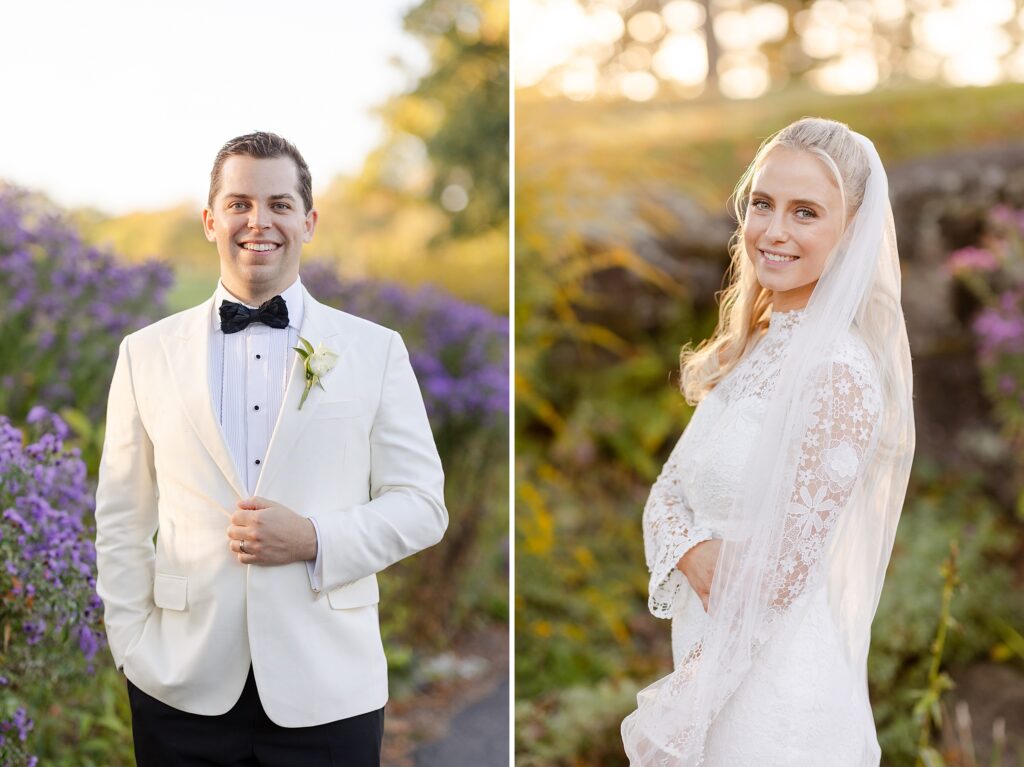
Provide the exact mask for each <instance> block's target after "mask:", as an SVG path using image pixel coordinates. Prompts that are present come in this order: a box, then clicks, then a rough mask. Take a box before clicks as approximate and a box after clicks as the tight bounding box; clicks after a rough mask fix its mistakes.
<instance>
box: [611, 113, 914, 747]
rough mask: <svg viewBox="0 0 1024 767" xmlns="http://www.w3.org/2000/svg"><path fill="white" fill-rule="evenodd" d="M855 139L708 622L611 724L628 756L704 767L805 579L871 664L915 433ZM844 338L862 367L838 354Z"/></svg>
mask: <svg viewBox="0 0 1024 767" xmlns="http://www.w3.org/2000/svg"><path fill="white" fill-rule="evenodd" d="M842 127H843V130H848V128H845V126H842ZM777 135H778V134H777ZM852 136H853V139H854V140H855V142H856V144H857V146H859V147H860V149H861V150H863V152H864V154H865V155H866V159H867V164H868V168H869V175H868V178H867V182H866V186H865V190H864V196H863V200H862V202H861V205H860V207H859V208H858V209H857V211H856V212H855V213H854V215H853V218H852V220H851V221H850V223H849V224H848V226H847V227H846V228H845V230H844V232H843V235H842V237H841V238H840V241H839V243H838V244H837V245H836V247H835V248H834V250H833V251H832V253H831V254H830V256H829V259H828V261H827V263H826V266H825V269H824V271H823V273H822V276H821V279H820V280H819V281H818V283H817V285H816V286H815V288H814V292H813V294H812V296H811V299H810V301H809V303H808V305H807V307H806V309H805V314H804V317H803V320H802V322H801V323H800V324H799V326H798V327H797V328H796V331H795V333H794V336H793V338H792V341H791V342H790V344H789V347H788V351H787V352H786V356H785V359H784V361H783V364H782V369H781V372H780V375H779V378H778V380H777V382H776V384H775V387H774V392H773V394H772V395H771V397H770V399H769V401H768V403H767V409H766V412H765V415H764V419H763V422H762V424H763V425H762V429H761V432H760V434H759V436H758V438H757V442H756V444H755V445H754V447H753V450H752V451H751V453H750V456H751V457H750V459H749V460H748V462H747V466H746V469H745V471H744V472H743V473H742V474H741V476H742V477H744V479H745V485H744V487H743V488H742V492H740V493H739V494H738V499H737V501H736V502H735V503H734V504H733V508H732V509H731V511H730V513H729V521H728V525H727V530H728V534H727V537H726V539H725V540H723V542H722V547H721V552H720V555H719V559H718V564H717V567H716V570H715V575H714V579H713V583H712V588H711V597H710V605H709V610H708V618H709V620H708V627H707V629H706V631H705V632H704V634H703V636H702V638H701V640H700V641H699V642H698V643H697V644H696V645H695V646H694V648H693V649H692V650H691V651H690V652H689V654H688V655H687V656H686V657H684V658H683V659H682V660H681V661H680V663H679V665H678V666H677V667H676V668H675V670H674V671H673V672H672V673H671V674H669V675H668V676H666V677H664V678H662V679H660V680H659V681H657V682H655V683H654V684H652V685H651V686H649V687H647V688H646V689H644V690H642V691H641V692H640V694H639V695H638V696H637V710H636V711H634V712H633V713H632V714H630V715H629V716H628V717H627V718H626V720H625V721H624V722H623V723H622V737H623V742H624V744H625V748H626V753H627V754H628V756H629V759H630V764H631V765H633V767H639V766H640V765H643V766H644V767H647V766H654V765H657V766H658V767H699V766H700V765H703V764H704V763H705V762H704V745H705V741H706V738H707V735H708V731H709V728H710V727H711V725H712V723H713V720H714V718H715V716H716V715H717V713H718V712H719V711H720V710H721V709H722V707H723V706H724V705H725V704H726V703H727V702H728V700H729V698H730V696H731V695H732V694H733V692H735V690H736V689H737V687H738V686H739V685H740V684H741V683H742V681H743V679H744V677H745V675H746V674H747V672H748V670H749V669H750V667H751V664H752V663H753V662H754V660H755V658H756V656H757V653H758V652H759V651H760V648H761V647H762V646H763V645H764V643H765V642H766V641H768V640H769V639H770V638H771V637H772V636H773V635H774V634H775V633H776V632H777V631H778V629H779V627H780V626H781V625H782V624H783V621H784V620H788V619H792V618H794V617H796V616H799V614H800V611H801V610H803V609H805V606H806V602H807V600H805V599H802V597H803V596H804V595H806V594H809V593H810V592H811V591H812V590H817V589H820V588H825V589H827V600H828V604H829V606H830V610H831V614H832V617H833V620H834V623H835V626H836V629H837V631H838V633H839V635H840V637H841V639H842V643H843V647H844V649H845V651H846V653H847V657H848V660H849V662H850V663H851V667H852V668H858V667H860V668H863V667H864V665H865V664H866V660H867V652H868V644H869V641H870V631H871V620H872V618H873V617H874V613H875V609H876V607H877V605H878V599H879V595H880V592H881V588H882V580H883V578H884V576H885V570H886V566H887V564H888V561H889V555H890V552H891V551H892V545H893V539H894V536H895V532H896V523H897V521H898V520H899V515H900V510H901V508H902V506H903V500H904V496H905V493H906V487H907V481H908V477H909V474H910V464H911V460H912V457H913V451H914V439H915V437H914V419H913V407H912V399H911V397H912V375H911V365H910V348H909V345H908V343H907V332H906V325H905V323H904V319H903V312H902V308H901V306H900V266H899V259H898V253H897V248H896V234H895V230H894V225H893V217H892V208H891V206H890V204H889V188H888V180H887V178H886V174H885V169H884V168H883V167H882V163H881V161H880V159H879V157H878V152H877V151H876V150H875V147H874V144H872V143H871V141H869V140H868V139H867V138H865V137H864V136H862V135H860V134H858V133H852ZM773 140H775V137H773V139H769V142H771V141H773ZM769 142H766V145H767V144H768V143H769ZM834 172H836V169H835V168H833V173H834ZM837 182H839V183H840V188H842V187H843V185H842V183H841V180H839V179H837ZM851 336H852V337H854V338H856V339H859V341H858V343H859V342H863V343H862V344H861V345H860V347H859V348H861V349H863V348H864V347H866V350H867V353H868V354H869V356H870V363H869V364H868V365H867V366H859V367H858V366H856V365H850V364H849V363H848V361H845V360H844V359H843V357H842V356H841V355H837V353H836V350H837V349H841V348H844V341H847V340H848V339H849V338H850V337H851ZM848 346H849V344H848V343H846V347H848ZM866 368H868V369H870V368H873V370H870V375H868V376H865V375H864V374H863V371H864V370H865V369H866ZM808 662H810V663H813V662H814V659H813V658H808Z"/></svg>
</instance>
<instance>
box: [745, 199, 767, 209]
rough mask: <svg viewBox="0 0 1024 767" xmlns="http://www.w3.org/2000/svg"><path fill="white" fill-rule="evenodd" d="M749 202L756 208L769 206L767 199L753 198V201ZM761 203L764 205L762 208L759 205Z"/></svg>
mask: <svg viewBox="0 0 1024 767" xmlns="http://www.w3.org/2000/svg"><path fill="white" fill-rule="evenodd" d="M750 204H751V205H752V206H753V207H754V208H756V209H757V210H765V209H766V208H768V207H769V206H768V201H767V200H754V201H753V202H752V203H750ZM762 205H764V206H765V207H764V208H762V207H761V206H762Z"/></svg>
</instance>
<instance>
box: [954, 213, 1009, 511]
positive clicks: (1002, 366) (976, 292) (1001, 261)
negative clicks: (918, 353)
mask: <svg viewBox="0 0 1024 767" xmlns="http://www.w3.org/2000/svg"><path fill="white" fill-rule="evenodd" d="M947 268H948V269H949V271H950V273H951V274H952V275H953V276H954V277H955V278H956V279H957V280H958V281H959V282H960V283H961V284H963V285H964V286H965V287H966V288H967V289H968V290H969V291H970V293H971V294H972V295H973V296H974V297H975V298H976V299H977V301H978V303H979V305H980V309H979V311H978V312H977V314H976V315H975V316H974V319H973V321H972V323H971V330H972V332H973V334H974V337H975V341H976V345H977V354H978V367H979V370H980V371H981V375H982V381H983V385H984V387H985V393H986V395H987V396H988V398H989V400H990V401H991V402H992V405H993V412H994V415H995V417H996V418H997V419H998V421H999V422H1000V424H1001V426H1002V427H1003V430H1004V432H1005V434H1006V436H1007V439H1008V440H1009V443H1010V446H1011V449H1012V450H1013V452H1014V455H1015V456H1016V458H1017V463H1018V466H1019V468H1020V471H1021V472H1022V475H1024V210H1016V209H1013V208H1011V207H1008V206H1006V205H999V206H996V207H994V208H993V209H992V210H991V211H989V220H988V227H987V231H986V234H985V236H984V237H983V238H982V242H981V243H980V244H979V245H978V246H972V247H967V248H961V249H960V250H957V251H954V252H953V253H952V254H951V255H950V256H949V259H948V261H947ZM1021 507H1022V509H1024V494H1022V495H1021Z"/></svg>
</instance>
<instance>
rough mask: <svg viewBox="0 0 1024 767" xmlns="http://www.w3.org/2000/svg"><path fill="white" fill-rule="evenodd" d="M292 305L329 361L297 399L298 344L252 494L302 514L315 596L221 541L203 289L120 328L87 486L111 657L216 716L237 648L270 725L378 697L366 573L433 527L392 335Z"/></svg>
mask: <svg viewBox="0 0 1024 767" xmlns="http://www.w3.org/2000/svg"><path fill="white" fill-rule="evenodd" d="M303 302H304V303H303V306H304V316H303V320H302V327H301V329H300V331H299V332H300V335H301V336H302V337H303V338H305V339H307V340H308V341H310V342H311V343H312V344H313V346H314V347H315V346H318V345H319V344H320V343H321V342H323V343H324V344H325V345H326V346H327V347H328V348H330V349H332V350H333V351H334V352H336V353H337V354H338V356H339V359H338V363H337V366H336V367H335V368H334V370H332V371H331V372H330V373H329V374H328V375H327V376H325V377H324V379H323V384H324V387H325V389H326V391H324V390H321V389H320V388H319V387H316V386H314V387H313V389H312V390H311V391H310V393H309V397H308V399H307V400H306V403H305V405H304V406H303V407H302V409H301V410H299V407H298V403H299V398H300V396H301V395H302V391H303V388H304V384H305V381H304V367H303V364H302V361H301V359H298V355H296V361H295V362H294V363H293V366H292V370H291V378H290V379H289V383H288V387H287V390H286V392H285V399H284V404H283V406H282V408H281V412H280V414H279V416H278V419H277V423H276V426H275V428H274V431H273V434H272V436H271V439H270V445H269V447H268V449H267V453H266V456H265V460H264V464H263V469H262V472H261V475H260V478H259V482H258V483H257V485H256V492H255V495H258V496H261V497H263V498H267V499H269V500H272V501H276V502H278V503H281V504H283V505H284V506H287V507H288V508H290V509H292V510H293V511H295V512H297V513H299V514H302V515H304V516H316V518H317V523H318V525H319V529H320V546H321V557H322V567H323V573H322V575H323V580H322V586H323V588H322V589H321V590H320V591H319V592H315V591H313V590H312V588H311V587H310V581H309V578H308V575H307V572H306V566H305V563H303V562H293V563H292V564H289V565H284V566H279V567H262V566H259V565H242V564H239V562H238V560H237V558H236V557H235V555H234V554H232V553H231V552H230V551H229V549H228V542H227V527H228V524H229V521H228V518H229V516H230V515H231V514H232V513H233V511H234V509H235V504H236V502H237V501H239V500H241V499H243V498H245V497H247V495H248V494H247V493H246V492H245V488H244V484H243V482H242V480H241V479H240V477H239V476H238V472H237V470H236V468H235V464H234V461H233V460H232V458H231V454H230V452H229V451H228V448H227V445H226V443H225V440H224V436H223V432H222V430H221V427H220V425H219V424H218V422H217V419H216V417H215V415H214V412H213V407H212V405H211V402H210V390H209V383H208V366H209V343H210V335H211V334H210V314H211V312H212V311H213V299H212V298H211V299H209V300H208V301H206V302H205V303H203V304H201V305H200V306H197V307H194V308H192V309H188V310H186V311H183V312H180V313H178V314H175V315H173V316H171V317H167V318H166V319H163V320H161V321H159V322H157V323H155V324H153V325H150V326H149V327H146V328H143V329H142V330H140V331H138V332H136V333H133V334H131V335H129V336H128V337H127V338H125V339H124V340H123V341H122V342H121V347H120V351H119V354H118V359H117V366H116V368H115V370H114V378H113V381H112V382H111V385H110V399H109V403H108V406H107V427H106V436H105V439H104V444H103V457H102V460H101V462H100V470H99V485H98V488H97V491H96V555H97V569H98V572H99V577H98V580H97V591H98V593H99V595H100V597H101V598H102V599H103V603H104V607H105V613H104V616H105V623H106V630H107V637H108V639H109V643H110V650H111V652H112V654H113V656H114V661H115V663H116V664H117V666H118V667H119V668H123V670H124V673H125V674H126V675H127V677H128V678H129V679H130V680H131V681H132V683H133V684H135V685H136V686H137V687H139V688H140V689H141V690H143V691H145V692H146V693H148V694H149V695H151V696H153V697H154V698H157V699H158V700H161V701H163V702H164V703H167V704H168V705H170V706H174V707H175V708H178V709H181V710H183V711H188V712H192V713H196V714H206V715H216V714H223V713H225V712H226V711H228V710H229V709H230V708H231V707H232V706H233V705H234V703H235V702H236V701H237V700H238V698H239V696H240V695H241V692H242V687H243V685H244V684H245V678H246V675H247V673H248V670H249V665H250V662H251V664H252V668H253V672H254V674H255V677H256V685H257V688H258V690H259V696H260V701H261V702H262V704H263V707H264V709H265V710H266V712H267V715H268V716H269V717H270V718H271V720H273V721H274V722H276V723H277V724H280V725H282V726H285V727H306V726H311V725H316V724H322V723H325V722H330V721H334V720H337V719H342V718H345V717H350V716H355V715H357V714H362V713H365V712H367V711H372V710H375V709H378V708H380V707H381V706H383V705H384V704H385V702H386V701H387V665H386V661H385V658H384V651H383V648H382V646H381V639H380V630H379V626H378V619H377V601H378V591H377V578H376V575H375V574H376V573H377V572H379V571H381V570H383V569H384V568H385V567H387V566H388V565H390V564H392V563H394V562H397V561H398V560H400V559H402V558H404V557H407V556H409V555H410V554H413V553H414V552H417V551H419V550H421V549H423V548H426V547H427V546H431V545H433V544H435V543H437V542H438V541H439V540H440V539H441V536H442V535H443V534H444V531H445V528H446V527H447V524H448V513H447V511H446V509H445V505H444V497H443V484H444V477H443V474H442V471H441V462H440V459H439V458H438V454H437V449H436V447H435V445H434V440H433V436H432V435H431V431H430V426H429V424H428V422H427V416H426V411H425V409H424V407H423V399H422V396H421V394H420V390H419V387H418V385H417V383H416V378H415V376H414V374H413V371H412V367H411V366H410V364H409V355H408V352H407V351H406V348H405V345H404V344H403V342H402V339H401V337H400V336H399V335H398V334H397V333H395V332H394V331H392V330H388V329H387V328H383V327H381V326H379V325H375V324H373V323H371V322H368V321H366V320H362V319H359V318H357V317H353V316H352V315H349V314H345V313H344V312H340V311H337V310H335V309H331V308H329V307H327V306H324V305H323V304H320V303H318V302H317V301H315V300H314V299H313V298H312V297H311V296H310V295H309V293H308V292H306V290H305V289H303ZM154 534H155V535H156V541H155V544H154Z"/></svg>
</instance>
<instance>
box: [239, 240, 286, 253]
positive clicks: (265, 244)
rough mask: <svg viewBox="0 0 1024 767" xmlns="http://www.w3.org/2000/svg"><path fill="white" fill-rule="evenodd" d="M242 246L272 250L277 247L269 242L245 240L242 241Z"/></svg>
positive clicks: (250, 248) (248, 248)
mask: <svg viewBox="0 0 1024 767" xmlns="http://www.w3.org/2000/svg"><path fill="white" fill-rule="evenodd" d="M242 247H243V248H245V249H246V250H263V251H265V250H273V249H274V248H276V247H277V245H274V244H273V243H271V242H245V243H242Z"/></svg>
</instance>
